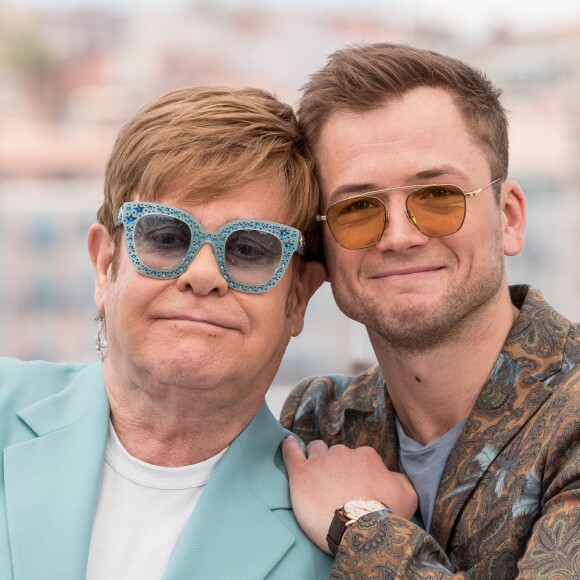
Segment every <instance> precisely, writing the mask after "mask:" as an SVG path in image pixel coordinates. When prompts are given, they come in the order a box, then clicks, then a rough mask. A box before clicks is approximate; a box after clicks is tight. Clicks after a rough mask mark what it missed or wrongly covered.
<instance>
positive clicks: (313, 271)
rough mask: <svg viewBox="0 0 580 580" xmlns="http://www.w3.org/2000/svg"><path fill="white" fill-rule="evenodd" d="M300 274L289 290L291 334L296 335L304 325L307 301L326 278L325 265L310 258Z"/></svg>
mask: <svg viewBox="0 0 580 580" xmlns="http://www.w3.org/2000/svg"><path fill="white" fill-rule="evenodd" d="M305 266H306V267H305V270H304V272H303V274H302V276H301V277H300V278H299V279H298V280H297V281H296V283H295V284H294V288H293V289H291V290H290V292H293V293H294V296H290V297H289V302H288V306H289V312H288V316H289V317H290V318H291V319H292V336H298V335H299V334H300V333H301V332H302V328H303V327H304V316H305V314H306V307H307V306H308V301H309V300H310V299H311V298H312V296H313V294H314V293H315V292H316V291H317V290H318V289H319V288H320V286H321V285H322V283H323V282H324V281H325V280H327V279H328V272H327V270H326V266H325V265H324V264H323V263H322V262H318V261H316V260H312V261H309V262H306V265H305Z"/></svg>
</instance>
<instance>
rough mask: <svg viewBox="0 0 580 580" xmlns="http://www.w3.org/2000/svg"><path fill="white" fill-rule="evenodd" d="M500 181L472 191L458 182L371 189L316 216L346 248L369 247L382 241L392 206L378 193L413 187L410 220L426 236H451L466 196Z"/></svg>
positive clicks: (408, 208) (409, 199)
mask: <svg viewBox="0 0 580 580" xmlns="http://www.w3.org/2000/svg"><path fill="white" fill-rule="evenodd" d="M498 181H500V179H495V180H494V181H492V182H491V183H487V184H486V185H483V186H481V187H480V188H479V189H475V190H473V191H463V190H462V189H461V188H460V187H458V186H457V185H403V186H401V187H390V188H389V189H379V190H377V191H369V192H367V193H361V194H360V195H353V196H352V197H348V198H346V199H341V200H340V201H337V202H336V203H333V204H332V205H331V206H330V207H329V208H328V210H327V212H326V215H317V216H316V221H325V222H326V223H327V224H328V227H329V228H330V233H331V234H332V236H333V237H334V239H335V240H336V241H337V242H338V243H339V244H340V245H341V246H342V247H343V248H346V249H348V250H358V249H361V248H369V247H370V246H374V245H375V244H377V243H378V242H379V240H380V239H381V238H382V236H383V233H384V231H385V229H386V228H387V226H388V224H389V210H388V209H387V208H386V206H385V204H384V202H383V201H382V200H381V199H380V198H379V197H376V196H377V195H379V194H383V193H386V192H388V191H399V190H411V192H410V193H409V195H408V196H407V199H406V201H405V206H406V213H407V217H408V218H409V221H410V222H411V223H412V224H413V225H414V226H415V227H416V228H417V229H418V230H419V231H420V232H421V233H422V234H423V235H425V236H429V237H432V238H436V237H443V236H450V235H451V234H454V233H455V232H457V231H459V229H460V228H461V226H462V225H463V222H464V220H465V210H466V202H465V200H466V198H467V197H474V196H476V195H478V194H479V193H481V192H482V191H483V190H484V189H485V188H486V187H489V186H490V185H494V184H495V183H497V182H498Z"/></svg>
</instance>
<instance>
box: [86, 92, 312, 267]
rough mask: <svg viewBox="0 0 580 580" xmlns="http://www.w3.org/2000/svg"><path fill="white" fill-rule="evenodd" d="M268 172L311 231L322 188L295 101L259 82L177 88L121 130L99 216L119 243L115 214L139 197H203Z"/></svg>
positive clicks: (296, 221)
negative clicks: (244, 85)
mask: <svg viewBox="0 0 580 580" xmlns="http://www.w3.org/2000/svg"><path fill="white" fill-rule="evenodd" d="M270 176H272V177H274V176H282V178H283V179H284V182H285V184H286V186H287V194H288V200H289V203H288V207H289V211H290V214H289V216H288V225H291V226H293V227H296V228H298V229H300V230H306V229H307V228H308V226H309V225H310V224H311V223H312V221H313V219H314V216H315V215H316V208H317V206H318V187H317V185H316V181H315V179H314V176H313V161H312V156H311V154H310V151H309V149H308V147H307V146H306V142H305V139H304V136H303V134H302V132H301V130H300V128H299V127H298V123H297V121H296V116H295V114H294V111H293V110H292V108H291V107H290V106H289V105H287V104H285V103H282V102H281V101H279V100H278V99H276V98H275V97H274V96H273V95H271V94H270V93H268V92H266V91H263V90H260V89H254V88H244V89H229V88H221V87H194V88H185V89H180V90H176V91H173V92H170V93H168V94H166V95H164V96H162V97H161V98H159V99H158V100H157V101H155V102H153V103H151V104H150V105H147V106H145V107H144V108H142V109H141V110H140V111H139V112H138V113H137V114H136V115H135V116H134V117H133V118H132V119H130V120H129V121H128V122H127V123H126V124H125V125H124V127H123V128H122V129H121V131H120V133H119V136H118V138H117V141H116V142H115V145H114V147H113V150H112V152H111V155H110V157H109V160H108V162H107V167H106V172H105V198H104V201H103V204H102V205H101V207H100V209H99V211H98V214H97V219H98V221H99V223H101V224H103V225H105V227H106V228H107V230H108V231H109V233H111V234H112V235H113V236H114V239H115V241H116V242H118V240H119V236H120V233H119V232H115V216H116V213H117V212H118V210H119V208H120V207H121V205H122V204H123V203H124V202H126V201H129V200H131V199H135V198H136V197H137V196H138V198H139V199H141V200H146V201H156V200H159V199H160V198H162V197H163V196H164V195H166V194H168V193H170V192H171V193H173V190H175V193H179V194H180V196H181V197H183V198H184V199H186V200H189V201H192V200H193V201H205V200H208V199H212V198H215V197H219V196H220V194H223V193H224V192H225V191H227V190H229V189H232V188H235V187H239V186H241V185H245V184H247V183H249V182H251V181H253V180H255V179H259V178H263V177H270ZM118 247H119V244H118V243H115V252H116V253H117V251H118ZM115 264H116V261H115V260H113V269H115Z"/></svg>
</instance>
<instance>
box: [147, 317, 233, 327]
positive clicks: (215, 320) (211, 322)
mask: <svg viewBox="0 0 580 580" xmlns="http://www.w3.org/2000/svg"><path fill="white" fill-rule="evenodd" d="M155 319H156V320H167V321H170V322H183V323H190V324H198V325H208V326H214V327H219V328H225V329H230V330H236V329H237V328H238V326H236V325H235V323H233V322H232V321H231V320H225V319H224V318H223V317H216V316H206V315H198V314H193V315H192V314H183V313H178V314H163V315H160V316H156V317H155Z"/></svg>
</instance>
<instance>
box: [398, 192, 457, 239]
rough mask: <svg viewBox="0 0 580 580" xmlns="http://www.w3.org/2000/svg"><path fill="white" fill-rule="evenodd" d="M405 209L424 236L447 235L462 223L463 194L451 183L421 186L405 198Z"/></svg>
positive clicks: (452, 232)
mask: <svg viewBox="0 0 580 580" xmlns="http://www.w3.org/2000/svg"><path fill="white" fill-rule="evenodd" d="M407 211H408V212H409V213H410V214H411V219H412V220H413V222H414V223H415V225H416V226H417V229H418V230H419V231H420V232H421V233H422V234H425V235H426V236H448V235H449V234H454V233H455V232H456V231H457V230H459V228H460V227H461V226H462V225H463V220H464V219H465V195H463V191H461V189H459V188H458V187H455V186H453V185H431V186H429V187H421V188H420V189H417V190H416V191H414V192H413V193H412V194H411V195H410V196H409V197H408V198H407Z"/></svg>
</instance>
